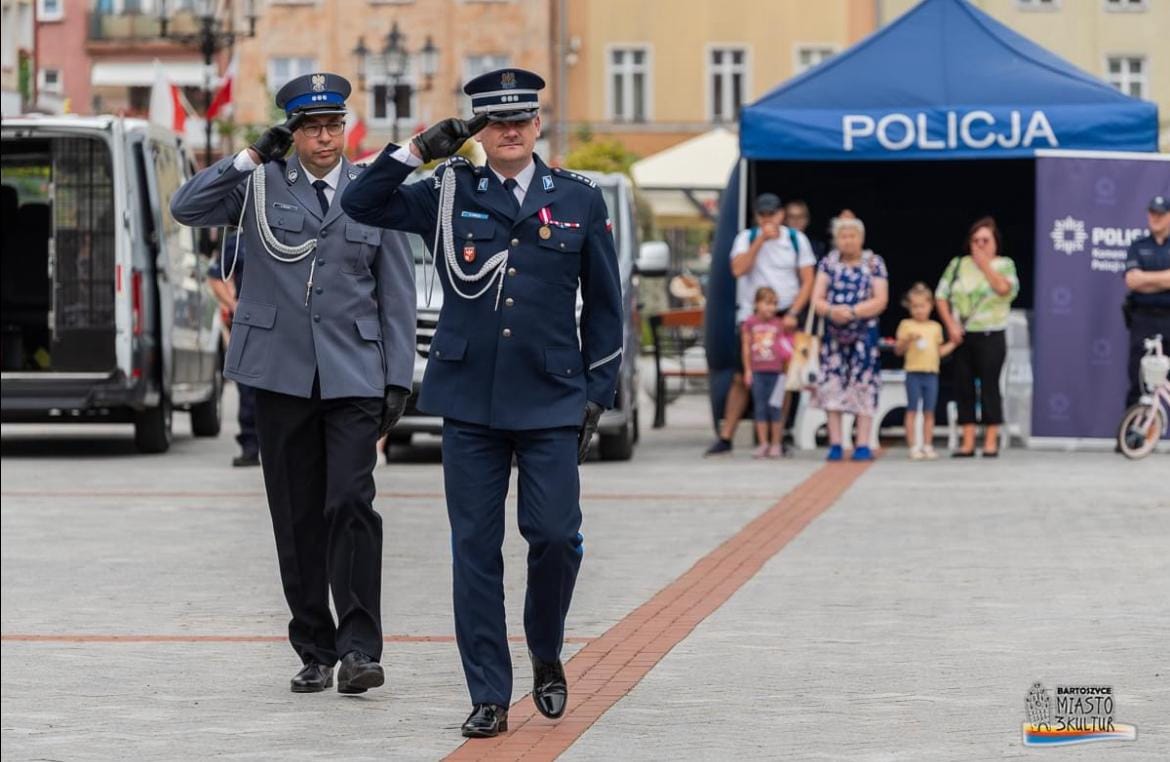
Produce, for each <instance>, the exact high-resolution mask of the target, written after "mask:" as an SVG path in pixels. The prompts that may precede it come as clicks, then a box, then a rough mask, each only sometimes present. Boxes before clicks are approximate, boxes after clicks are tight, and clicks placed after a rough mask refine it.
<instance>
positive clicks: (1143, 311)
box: [1133, 304, 1170, 317]
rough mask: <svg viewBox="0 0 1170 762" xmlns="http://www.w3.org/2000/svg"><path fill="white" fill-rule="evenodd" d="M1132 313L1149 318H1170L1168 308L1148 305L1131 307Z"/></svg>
mask: <svg viewBox="0 0 1170 762" xmlns="http://www.w3.org/2000/svg"><path fill="white" fill-rule="evenodd" d="M1133 312H1134V314H1135V315H1146V316H1149V317H1170V307H1154V306H1152V305H1148V304H1135V305H1133Z"/></svg>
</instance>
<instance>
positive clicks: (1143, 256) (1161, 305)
mask: <svg viewBox="0 0 1170 762" xmlns="http://www.w3.org/2000/svg"><path fill="white" fill-rule="evenodd" d="M1125 269H1126V271H1129V270H1146V271H1158V270H1170V238H1168V239H1166V240H1165V241H1163V242H1162V243H1161V245H1159V244H1158V242H1157V241H1156V240H1154V237H1153V236H1152V235H1148V236H1146V237H1145V238H1139V239H1137V240H1136V241H1134V242H1133V243H1131V244H1130V245H1129V251H1128V252H1126V256H1125ZM1129 298H1130V301H1131V303H1132V304H1133V305H1134V306H1135V307H1153V308H1155V309H1160V310H1170V291H1157V292H1155V293H1152V294H1139V293H1137V292H1136V291H1135V292H1131V293H1130V295H1129ZM1166 338H1167V340H1170V337H1166Z"/></svg>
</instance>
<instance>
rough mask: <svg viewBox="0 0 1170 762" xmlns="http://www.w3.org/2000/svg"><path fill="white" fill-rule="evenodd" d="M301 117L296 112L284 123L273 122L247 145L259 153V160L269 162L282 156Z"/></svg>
mask: <svg viewBox="0 0 1170 762" xmlns="http://www.w3.org/2000/svg"><path fill="white" fill-rule="evenodd" d="M302 118H303V117H302V116H301V115H300V114H296V115H294V116H293V117H291V118H290V119H289V120H288V121H287V122H285V123H284V124H274V125H272V126H271V127H269V128H268V129H267V130H265V131H264V134H262V135H261V136H260V137H259V138H257V140H256V142H255V143H253V144H252V145H250V146H248V147H249V148H251V149H252V150H253V151H255V152H256V153H258V154H260V161H262V162H269V161H272V160H273V159H280V158H283V157H284V155H285V154H286V153H288V149H289V146H291V145H292V134H293V131H294V130H296V128H297V125H299V124H300V123H301V119H302Z"/></svg>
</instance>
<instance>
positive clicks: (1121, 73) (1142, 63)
mask: <svg viewBox="0 0 1170 762" xmlns="http://www.w3.org/2000/svg"><path fill="white" fill-rule="evenodd" d="M1105 68H1106V71H1107V72H1108V74H1107V76H1106V79H1108V80H1109V84H1111V85H1113V86H1114V87H1116V88H1117V89H1118V90H1120V91H1121V92H1123V93H1125V94H1126V95H1132V96H1133V97H1135V98H1145V97H1146V93H1147V92H1149V82H1148V78H1149V75H1148V71H1149V69H1148V67H1147V66H1146V57H1145V56H1109V58H1108V59H1107V60H1106V63H1105Z"/></svg>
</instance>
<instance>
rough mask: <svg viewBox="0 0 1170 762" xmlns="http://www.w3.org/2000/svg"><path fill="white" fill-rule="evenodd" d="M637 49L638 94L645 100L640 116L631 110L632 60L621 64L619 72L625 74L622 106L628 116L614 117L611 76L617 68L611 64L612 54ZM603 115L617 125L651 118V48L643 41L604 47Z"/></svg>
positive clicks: (643, 122) (612, 76)
mask: <svg viewBox="0 0 1170 762" xmlns="http://www.w3.org/2000/svg"><path fill="white" fill-rule="evenodd" d="M619 50H621V51H625V52H630V51H641V52H642V55H643V63H642V76H643V83H642V97H643V99H645V103H643V104H642V119H641V120H635V119H634V113H635V111H636V109H635V108H634V88H633V87H632V85H633V76H632V75H633V74H634V73H635V68H634V67H635V66H636V65H635V64H634V63H632V62H628V63H623V64H622V71H623V73H624V74H625V75H627V79H628V84H629V85H630V86H629V87H627V88H626V97H625V98H624V100H623V105H624V106H628V108H629V113H628V115H625V116H622V117H620V118H619V117H618V115H617V113H615V112H614V108H613V96H614V87H613V80H614V76H615V75H616V74H617V73H618V69H617V67H616V66H615V65H614V63H613V54H614V53H615V52H616V51H619ZM605 118H606V121H609V122H620V123H621V124H647V123H649V122H652V121H654V47H653V46H652V45H650V44H649V43H645V42H614V43H610V44H609V45H606V46H605Z"/></svg>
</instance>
